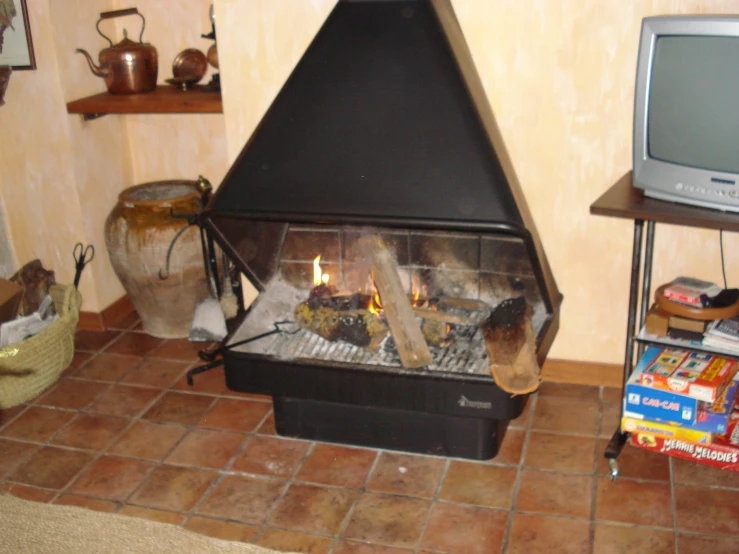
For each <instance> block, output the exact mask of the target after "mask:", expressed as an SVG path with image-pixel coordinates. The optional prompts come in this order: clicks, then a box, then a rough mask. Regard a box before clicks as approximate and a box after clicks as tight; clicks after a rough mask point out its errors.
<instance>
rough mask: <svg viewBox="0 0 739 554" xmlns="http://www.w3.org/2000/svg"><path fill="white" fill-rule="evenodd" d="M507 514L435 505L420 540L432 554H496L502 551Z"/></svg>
mask: <svg viewBox="0 0 739 554" xmlns="http://www.w3.org/2000/svg"><path fill="white" fill-rule="evenodd" d="M507 524H508V512H504V511H502V510H490V509H487V508H478V507H474V506H459V505H456V504H443V503H438V504H436V505H434V509H433V512H432V513H431V519H430V520H429V522H428V525H427V526H426V532H425V533H424V535H423V539H422V540H421V547H422V548H424V549H426V550H429V551H433V552H450V553H452V552H453V553H460V554H462V553H463V554H495V553H497V552H500V551H501V548H502V546H503V536H504V534H505V529H506V525H507Z"/></svg>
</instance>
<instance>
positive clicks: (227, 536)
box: [185, 516, 259, 542]
mask: <svg viewBox="0 0 739 554" xmlns="http://www.w3.org/2000/svg"><path fill="white" fill-rule="evenodd" d="M185 529H189V530H190V531H194V532H195V533H200V534H201V535H206V536H208V537H213V538H216V539H223V540H225V541H239V542H251V541H252V539H253V538H254V537H255V536H256V535H257V532H258V531H259V527H257V526H255V525H245V524H243V523H234V522H233V521H223V520H222V519H210V518H207V517H200V516H195V517H191V518H190V520H189V521H188V522H187V523H186V524H185Z"/></svg>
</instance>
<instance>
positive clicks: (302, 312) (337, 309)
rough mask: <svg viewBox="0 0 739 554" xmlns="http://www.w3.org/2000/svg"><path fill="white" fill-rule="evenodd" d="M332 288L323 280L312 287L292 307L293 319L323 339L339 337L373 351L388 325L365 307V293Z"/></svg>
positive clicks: (378, 344) (386, 331)
mask: <svg viewBox="0 0 739 554" xmlns="http://www.w3.org/2000/svg"><path fill="white" fill-rule="evenodd" d="M335 292H336V291H335V290H334V288H333V287H330V286H328V285H325V284H322V285H318V286H317V287H315V288H314V289H313V290H312V291H311V294H310V297H309V298H308V300H307V301H306V302H303V303H302V304H299V305H298V306H297V307H296V308H295V322H296V323H297V324H298V325H300V326H301V327H302V328H303V329H307V330H308V331H311V332H312V333H315V334H317V335H320V336H321V337H323V338H324V339H326V340H330V341H337V340H343V341H346V342H349V343H351V344H355V345H357V346H361V347H362V348H366V349H367V350H369V351H371V352H376V351H377V350H378V349H379V348H380V343H381V342H382V339H384V338H385V336H387V333H388V328H387V326H386V325H385V324H384V323H383V322H382V320H381V319H380V318H379V317H378V316H377V315H376V314H373V313H372V312H370V311H369V310H368V309H366V307H367V304H366V299H367V298H369V297H364V298H363V297H362V296H361V295H358V294H357V295H351V296H336V295H335V294H334V293H335ZM363 304H364V309H363V308H362V305H363Z"/></svg>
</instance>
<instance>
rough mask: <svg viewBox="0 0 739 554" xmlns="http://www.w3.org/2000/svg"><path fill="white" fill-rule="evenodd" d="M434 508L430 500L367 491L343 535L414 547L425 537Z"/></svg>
mask: <svg viewBox="0 0 739 554" xmlns="http://www.w3.org/2000/svg"><path fill="white" fill-rule="evenodd" d="M430 508H431V502H429V501H427V500H421V499H418V498H404V497H402V496H391V495H388V494H374V493H363V494H362V495H361V496H360V497H359V501H358V502H357V505H356V507H355V508H354V512H353V513H352V515H351V519H350V520H349V524H348V525H347V527H346V529H345V530H344V532H343V533H342V537H343V538H346V539H357V540H360V541H366V542H372V543H377V544H383V545H387V546H401V547H413V546H414V545H415V544H416V542H418V539H419V538H420V537H421V532H422V530H423V524H424V522H425V521H426V518H427V516H428V513H429V509H430Z"/></svg>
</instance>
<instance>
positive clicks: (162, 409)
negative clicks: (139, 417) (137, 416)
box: [143, 392, 213, 425]
mask: <svg viewBox="0 0 739 554" xmlns="http://www.w3.org/2000/svg"><path fill="white" fill-rule="evenodd" d="M212 403H213V397H211V396H203V395H202V394H184V393H180V392H168V393H165V394H164V396H162V397H161V398H160V399H159V400H158V401H157V402H156V403H155V404H154V405H153V406H152V407H151V408H150V409H149V411H148V412H146V413H145V414H144V416H143V417H144V419H148V420H150V421H157V422H159V423H179V424H181V425H195V423H197V421H198V420H199V419H200V417H201V416H202V415H203V414H204V413H205V411H206V410H207V409H208V407H210V405H211V404H212Z"/></svg>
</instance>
